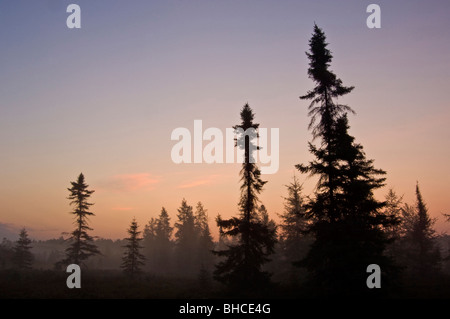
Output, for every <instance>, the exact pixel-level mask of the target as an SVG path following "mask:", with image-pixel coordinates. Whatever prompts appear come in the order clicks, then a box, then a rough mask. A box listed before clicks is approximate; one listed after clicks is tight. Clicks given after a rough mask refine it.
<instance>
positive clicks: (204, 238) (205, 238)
mask: <svg viewBox="0 0 450 319" xmlns="http://www.w3.org/2000/svg"><path fill="white" fill-rule="evenodd" d="M207 212H208V210H207V209H205V208H204V207H203V204H202V203H201V202H198V203H197V206H196V209H195V227H196V228H197V233H198V264H199V267H200V268H201V269H202V271H204V272H205V273H207V272H208V271H209V269H210V268H211V267H212V264H213V257H214V255H213V254H212V250H213V249H214V242H213V238H212V236H211V231H210V229H209V224H208V214H207Z"/></svg>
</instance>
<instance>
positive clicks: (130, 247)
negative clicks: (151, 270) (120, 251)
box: [121, 218, 145, 277]
mask: <svg viewBox="0 0 450 319" xmlns="http://www.w3.org/2000/svg"><path fill="white" fill-rule="evenodd" d="M138 228H139V226H138V223H137V222H136V219H134V218H133V220H132V221H131V224H130V228H129V229H128V230H127V232H128V234H129V235H130V237H127V238H125V240H126V241H127V244H126V245H125V246H124V247H125V248H126V250H125V252H124V255H123V257H122V265H121V268H122V269H123V272H124V273H125V274H127V275H129V276H131V277H133V276H135V275H137V274H138V273H140V272H141V266H143V265H144V264H145V263H144V260H145V257H144V255H142V254H141V252H140V250H141V249H142V248H143V247H142V246H141V244H140V242H141V241H142V239H143V238H141V237H140V234H141V231H138Z"/></svg>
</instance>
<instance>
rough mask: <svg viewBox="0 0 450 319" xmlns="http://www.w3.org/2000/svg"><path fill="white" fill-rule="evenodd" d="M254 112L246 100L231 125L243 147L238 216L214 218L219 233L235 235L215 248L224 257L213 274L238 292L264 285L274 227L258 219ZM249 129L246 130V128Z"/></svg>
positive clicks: (259, 182) (267, 278) (259, 188)
mask: <svg viewBox="0 0 450 319" xmlns="http://www.w3.org/2000/svg"><path fill="white" fill-rule="evenodd" d="M253 119H254V114H253V111H252V109H251V108H250V106H249V105H248V104H246V105H245V106H244V107H243V109H242V111H241V120H242V122H241V124H239V125H236V126H234V129H235V130H237V131H238V133H239V129H241V130H242V132H245V133H244V134H242V132H240V133H239V134H238V138H237V143H236V146H237V147H239V148H241V149H243V150H244V161H243V164H242V169H241V172H240V175H241V182H242V185H241V198H240V202H239V208H240V211H241V214H240V216H238V217H233V218H231V219H228V220H223V219H221V218H220V217H219V218H218V219H217V225H218V227H219V228H220V229H221V231H222V235H225V236H231V237H236V238H237V243H236V244H230V245H228V249H226V250H220V251H215V254H217V255H218V256H219V257H223V259H222V260H221V261H220V262H219V263H218V264H217V265H216V270H215V271H214V278H215V279H216V280H218V281H220V282H222V283H224V284H226V285H227V286H228V287H230V288H231V289H234V290H236V291H238V292H241V293H249V292H257V289H258V288H261V287H267V286H268V284H269V283H270V276H271V275H270V274H269V273H268V272H266V271H263V270H262V266H263V264H265V263H267V262H268V261H269V260H270V259H269V258H268V256H269V255H271V254H272V253H273V251H274V245H275V242H276V238H275V231H274V230H273V229H271V228H270V227H269V226H268V225H266V224H264V223H262V222H261V220H260V219H259V216H258V211H257V209H258V205H257V203H258V194H259V193H260V192H261V191H262V189H263V186H264V184H265V183H266V182H265V181H263V180H262V179H261V172H260V170H259V168H258V167H257V165H256V163H255V162H256V160H255V158H254V151H255V150H257V146H256V145H255V144H254V143H255V141H254V140H255V139H256V138H257V131H256V130H257V129H258V126H259V124H257V123H254V122H253ZM247 130H248V131H247Z"/></svg>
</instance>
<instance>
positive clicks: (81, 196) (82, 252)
mask: <svg viewBox="0 0 450 319" xmlns="http://www.w3.org/2000/svg"><path fill="white" fill-rule="evenodd" d="M70 183H71V184H72V187H71V188H68V191H69V192H70V195H69V197H68V199H70V200H71V202H70V204H71V205H73V206H75V209H74V211H73V212H72V213H71V214H73V215H75V225H76V228H75V230H74V231H73V232H72V233H71V237H70V238H69V240H70V242H71V245H70V246H69V247H68V248H67V249H66V258H65V259H64V260H63V261H62V262H61V263H62V264H77V265H80V263H83V262H84V261H85V260H87V259H88V258H89V257H91V256H94V255H97V254H100V251H99V250H98V249H97V247H96V245H95V244H94V243H93V241H94V239H93V237H91V236H90V235H89V234H88V231H89V230H92V228H90V227H89V226H88V217H90V216H94V213H92V212H90V211H89V208H90V207H91V206H92V205H93V204H91V203H89V202H88V199H89V198H90V197H91V195H92V193H94V191H93V190H88V187H89V185H87V184H86V183H85V180H84V175H83V173H81V174H80V175H79V176H78V179H77V181H76V182H70ZM80 266H81V265H80Z"/></svg>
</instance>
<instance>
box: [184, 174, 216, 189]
mask: <svg viewBox="0 0 450 319" xmlns="http://www.w3.org/2000/svg"><path fill="white" fill-rule="evenodd" d="M219 177H221V175H218V174H213V175H209V176H204V177H202V178H199V179H196V180H194V181H189V182H185V183H183V184H181V185H178V188H192V187H197V186H201V185H209V184H213V183H214V182H216V181H217V180H218V179H219Z"/></svg>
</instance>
